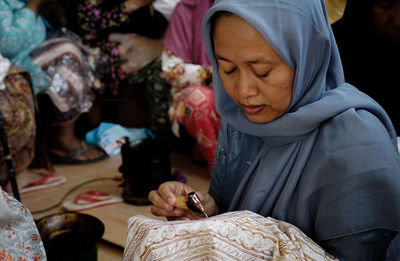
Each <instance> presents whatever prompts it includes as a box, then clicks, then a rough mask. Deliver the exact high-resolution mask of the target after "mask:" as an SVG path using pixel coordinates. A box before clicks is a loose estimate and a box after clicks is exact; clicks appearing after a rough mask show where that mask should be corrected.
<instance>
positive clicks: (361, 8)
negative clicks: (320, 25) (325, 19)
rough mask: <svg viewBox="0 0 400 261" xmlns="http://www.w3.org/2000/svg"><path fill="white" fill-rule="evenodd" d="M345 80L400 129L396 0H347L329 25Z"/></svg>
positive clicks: (399, 11)
mask: <svg viewBox="0 0 400 261" xmlns="http://www.w3.org/2000/svg"><path fill="white" fill-rule="evenodd" d="M332 29H333V32H334V34H335V37H336V40H337V44H338V48H339V50H340V56H341V59H342V62H343V68H344V73H345V76H346V81H347V82H348V83H350V84H353V85H355V86H357V88H359V89H360V90H361V91H363V92H365V93H366V94H368V95H369V96H371V97H372V98H373V99H375V100H376V101H377V102H379V104H381V105H382V107H383V108H384V109H385V110H386V112H387V113H388V114H389V116H390V119H391V120H392V122H393V125H394V127H395V129H396V131H397V132H399V131H400V110H399V109H398V106H396V104H397V101H398V97H397V95H393V88H396V87H398V86H400V78H399V77H398V72H399V70H400V63H399V60H400V0H368V1H362V0H347V4H346V9H345V11H344V15H343V18H342V19H340V20H339V21H337V22H336V23H334V24H333V25H332Z"/></svg>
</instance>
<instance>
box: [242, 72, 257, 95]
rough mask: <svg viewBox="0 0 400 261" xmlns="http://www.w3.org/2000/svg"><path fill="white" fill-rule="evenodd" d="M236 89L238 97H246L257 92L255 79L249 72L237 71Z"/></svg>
mask: <svg viewBox="0 0 400 261" xmlns="http://www.w3.org/2000/svg"><path fill="white" fill-rule="evenodd" d="M237 91H238V94H239V96H240V97H242V98H246V99H247V98H250V97H253V96H257V95H258V94H259V92H260V90H259V88H258V85H257V81H256V79H255V77H254V75H253V74H252V73H251V72H246V71H242V72H240V73H239V79H238V85H237Z"/></svg>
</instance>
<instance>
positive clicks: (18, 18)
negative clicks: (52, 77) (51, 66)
mask: <svg viewBox="0 0 400 261" xmlns="http://www.w3.org/2000/svg"><path fill="white" fill-rule="evenodd" d="M24 5H25V3H23V2H22V1H18V0H0V53H1V54H2V55H3V56H4V57H6V58H8V59H9V60H10V61H11V63H12V64H13V65H15V66H18V67H20V68H23V69H25V70H26V71H28V72H29V74H30V75H31V78H32V83H33V88H34V91H35V93H38V92H40V91H41V90H42V89H43V88H44V87H46V86H47V83H48V81H49V78H48V76H47V75H46V74H45V72H43V71H42V70H41V69H40V67H39V66H37V65H36V64H34V63H33V62H32V59H31V58H30V56H29V53H30V52H31V51H32V50H34V49H35V48H36V47H38V46H39V45H40V44H41V43H43V42H44V40H45V39H46V27H45V25H44V23H43V20H42V19H41V18H40V17H39V18H36V16H35V14H34V13H33V11H32V10H31V9H29V8H24Z"/></svg>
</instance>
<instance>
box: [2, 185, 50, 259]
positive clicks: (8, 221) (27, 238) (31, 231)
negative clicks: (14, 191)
mask: <svg viewBox="0 0 400 261" xmlns="http://www.w3.org/2000/svg"><path fill="white" fill-rule="evenodd" d="M0 201H1V202H0V205H1V207H2V211H0V238H1V240H0V260H2V261H3V260H4V261H45V260H47V259H46V253H45V250H44V246H43V242H42V239H41V237H40V234H39V232H38V230H37V227H36V224H35V222H34V220H33V217H32V215H31V213H30V212H29V210H28V209H27V208H26V207H25V206H24V205H23V204H22V203H21V202H19V201H18V200H16V199H15V198H13V197H11V196H10V195H8V194H7V193H6V192H4V191H2V190H1V189H0Z"/></svg>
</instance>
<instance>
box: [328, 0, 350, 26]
mask: <svg viewBox="0 0 400 261" xmlns="http://www.w3.org/2000/svg"><path fill="white" fill-rule="evenodd" d="M325 4H326V9H327V10H328V17H329V22H330V23H331V24H332V23H334V22H336V21H337V20H339V19H340V18H342V16H343V11H344V7H345V6H346V0H325Z"/></svg>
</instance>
